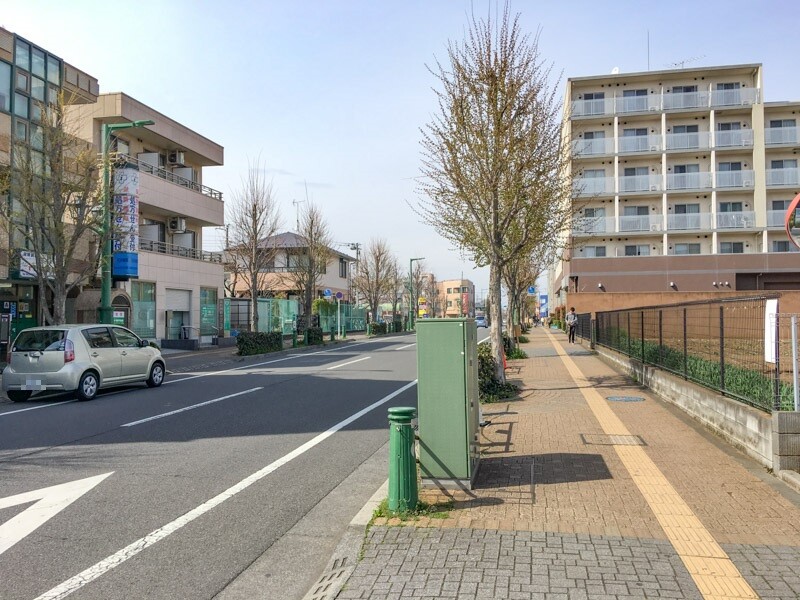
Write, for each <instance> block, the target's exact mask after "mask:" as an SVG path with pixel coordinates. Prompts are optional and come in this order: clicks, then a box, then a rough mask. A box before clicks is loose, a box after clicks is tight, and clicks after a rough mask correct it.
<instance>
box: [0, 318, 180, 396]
mask: <svg viewBox="0 0 800 600" xmlns="http://www.w3.org/2000/svg"><path fill="white" fill-rule="evenodd" d="M165 372H166V367H165V363H164V358H163V357H162V356H161V352H160V351H159V350H158V348H154V347H152V346H150V343H149V342H148V341H147V340H143V339H141V338H140V337H139V336H137V335H136V334H135V333H133V332H132V331H130V330H128V329H125V328H124V327H119V326H117V325H96V324H95V325H53V326H49V327H33V328H31V329H24V330H23V331H21V332H20V333H19V335H17V338H16V339H15V340H14V343H13V344H12V345H11V350H10V351H9V356H8V366H7V367H6V368H5V369H4V370H3V391H4V392H5V393H6V394H7V395H8V398H9V400H11V401H13V402H22V401H24V400H27V399H28V398H30V397H31V395H32V394H33V393H34V392H43V391H63V392H74V393H75V397H76V398H77V399H78V400H92V399H93V398H94V397H95V396H96V395H97V391H98V390H99V389H100V388H105V387H111V386H115V385H125V384H129V383H137V382H143V383H146V384H147V386H148V387H158V386H160V385H161V384H162V383H163V382H164V374H165Z"/></svg>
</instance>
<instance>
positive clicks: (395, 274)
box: [389, 257, 406, 321]
mask: <svg viewBox="0 0 800 600" xmlns="http://www.w3.org/2000/svg"><path fill="white" fill-rule="evenodd" d="M392 260H393V263H392V268H391V278H392V291H391V292H390V298H389V302H391V303H392V320H395V321H396V320H400V321H402V320H403V319H402V313H401V312H400V311H399V310H398V306H399V305H401V304H402V301H403V296H404V294H403V288H404V287H405V285H406V277H405V273H404V272H403V269H402V267H401V266H400V261H399V260H397V257H393V258H392Z"/></svg>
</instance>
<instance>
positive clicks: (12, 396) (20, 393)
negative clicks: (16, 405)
mask: <svg viewBox="0 0 800 600" xmlns="http://www.w3.org/2000/svg"><path fill="white" fill-rule="evenodd" d="M32 393H33V392H30V391H25V390H8V391H7V392H6V394H7V395H8V399H9V400H11V401H12V402H25V400H27V399H28V398H30V397H31V394H32Z"/></svg>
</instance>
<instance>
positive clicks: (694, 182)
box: [667, 171, 711, 190]
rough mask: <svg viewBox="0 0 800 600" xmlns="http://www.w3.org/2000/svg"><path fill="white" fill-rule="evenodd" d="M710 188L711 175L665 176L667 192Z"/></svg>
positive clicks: (686, 174) (672, 174)
mask: <svg viewBox="0 0 800 600" xmlns="http://www.w3.org/2000/svg"><path fill="white" fill-rule="evenodd" d="M710 187H711V173H709V172H707V171H703V172H701V173H671V174H669V175H667V189H668V190H703V189H706V188H710Z"/></svg>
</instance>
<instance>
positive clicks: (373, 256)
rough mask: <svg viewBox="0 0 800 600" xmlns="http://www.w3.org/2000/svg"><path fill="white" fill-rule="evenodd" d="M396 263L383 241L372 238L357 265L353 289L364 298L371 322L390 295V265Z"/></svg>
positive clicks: (374, 319)
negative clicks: (370, 315) (370, 314)
mask: <svg viewBox="0 0 800 600" xmlns="http://www.w3.org/2000/svg"><path fill="white" fill-rule="evenodd" d="M394 262H396V259H395V257H394V256H393V255H392V252H391V250H390V249H389V244H387V243H386V240H384V239H380V238H378V239H376V238H373V239H371V240H370V241H369V243H368V244H367V247H366V248H365V249H364V253H363V254H362V256H361V260H360V261H359V263H358V271H357V273H356V279H355V287H356V289H358V292H359V293H360V294H362V295H363V296H365V297H366V299H367V303H368V304H369V307H370V310H371V311H372V318H373V321H377V319H378V316H379V315H378V310H379V308H380V304H381V302H383V301H385V300H386V299H387V298H388V297H389V294H391V293H392V265H393V263H394Z"/></svg>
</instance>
